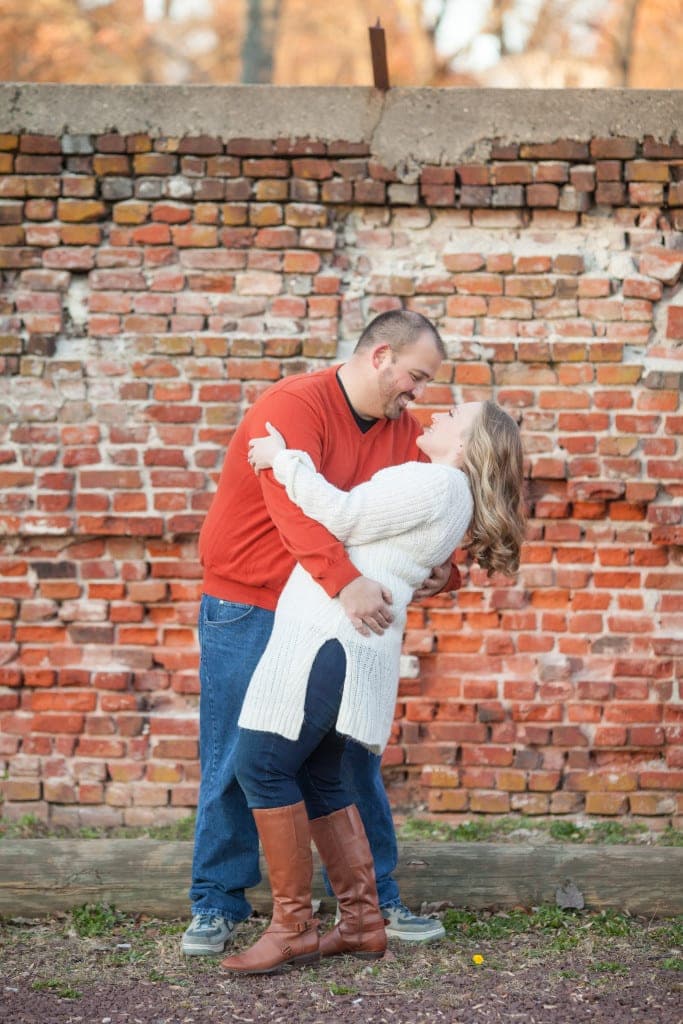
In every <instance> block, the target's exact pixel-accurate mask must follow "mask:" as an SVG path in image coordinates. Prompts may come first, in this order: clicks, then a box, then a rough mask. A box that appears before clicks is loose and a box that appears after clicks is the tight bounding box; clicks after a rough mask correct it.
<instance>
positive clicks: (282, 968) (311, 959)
mask: <svg viewBox="0 0 683 1024" xmlns="http://www.w3.org/2000/svg"><path fill="white" fill-rule="evenodd" d="M319 963H320V953H307V954H305V955H304V956H295V957H292V959H291V960H286V961H285V963H283V964H276V965H275V967H269V968H266V969H265V970H260V971H240V970H239V969H238V968H236V967H224V968H223V970H224V971H225V973H226V974H242V975H244V976H245V977H246V976H247V975H249V976H253V975H257V974H286V973H287V971H290V970H292V969H293V968H296V967H309V966H314V965H316V964H319Z"/></svg>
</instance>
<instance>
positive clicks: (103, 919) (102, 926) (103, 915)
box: [71, 903, 122, 939]
mask: <svg viewBox="0 0 683 1024" xmlns="http://www.w3.org/2000/svg"><path fill="white" fill-rule="evenodd" d="M71 920H72V922H73V926H74V928H75V930H76V933H77V935H79V936H80V937H81V938H82V939H85V938H95V937H96V936H99V935H110V934H111V933H112V932H113V931H114V930H115V929H116V928H118V927H119V925H120V924H121V922H122V917H121V915H120V914H119V913H118V912H117V911H116V909H115V908H114V907H112V906H110V905H109V904H108V903H84V904H83V906H82V907H74V909H73V910H72V911H71Z"/></svg>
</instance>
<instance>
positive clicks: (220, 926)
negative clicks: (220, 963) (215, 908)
mask: <svg viewBox="0 0 683 1024" xmlns="http://www.w3.org/2000/svg"><path fill="white" fill-rule="evenodd" d="M234 929H235V922H234V921H231V920H230V918H229V917H222V916H221V915H220V914H214V913H211V912H209V913H207V914H195V915H194V917H193V918H192V923H191V924H190V927H189V928H188V929H187V930H186V932H185V933H184V935H183V942H182V947H181V948H182V951H183V953H184V954H185V956H217V955H218V954H219V953H222V952H223V950H224V949H225V947H226V945H227V944H228V942H230V941H231V939H232V933H233V931H234Z"/></svg>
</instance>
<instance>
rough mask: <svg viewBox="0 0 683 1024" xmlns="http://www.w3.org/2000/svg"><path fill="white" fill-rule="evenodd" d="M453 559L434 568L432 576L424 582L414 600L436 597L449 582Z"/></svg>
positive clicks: (414, 595)
mask: <svg viewBox="0 0 683 1024" xmlns="http://www.w3.org/2000/svg"><path fill="white" fill-rule="evenodd" d="M451 568H452V565H451V560H450V558H449V560H448V561H447V562H444V563H443V565H437V566H436V567H435V568H434V569H432V574H431V576H428V577H427V579H426V580H425V581H424V582H423V584H422V586H421V587H418V589H417V590H416V591H415V593H414V594H413V601H421V600H422V598H424V597H434V595H435V594H439V593H440V592H441V591H442V590H443V588H444V587H445V586H446V584H447V583H448V580H449V578H450V575H451Z"/></svg>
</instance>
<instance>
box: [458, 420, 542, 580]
mask: <svg viewBox="0 0 683 1024" xmlns="http://www.w3.org/2000/svg"><path fill="white" fill-rule="evenodd" d="M461 469H462V470H463V472H464V473H465V474H466V475H467V477H468V479H469V482H470V487H471V490H472V498H473V499H474V512H473V514H472V522H471V524H470V529H469V533H468V540H467V542H466V543H465V548H466V550H467V551H468V552H469V554H470V555H471V557H472V558H474V559H476V561H477V562H478V563H479V565H480V566H481V567H482V568H483V569H486V571H487V574H488V575H489V576H492V575H493V574H494V573H496V572H500V573H504V575H506V576H513V575H514V574H515V573H516V572H518V570H519V553H520V549H521V546H522V542H523V540H524V528H525V522H526V520H525V515H524V497H523V481H524V454H523V451H522V438H521V435H520V432H519V427H518V426H517V424H516V423H515V421H514V420H513V419H512V417H511V416H509V415H508V413H506V412H505V411H504V410H503V409H501V407H500V406H499V405H496V403H495V402H491V401H486V402H484V404H483V408H482V410H481V413H480V414H479V415H478V416H477V418H476V420H475V421H474V423H473V424H472V429H471V430H470V433H469V436H468V438H467V445H466V448H465V456H464V459H463V463H462V466H461Z"/></svg>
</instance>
